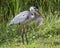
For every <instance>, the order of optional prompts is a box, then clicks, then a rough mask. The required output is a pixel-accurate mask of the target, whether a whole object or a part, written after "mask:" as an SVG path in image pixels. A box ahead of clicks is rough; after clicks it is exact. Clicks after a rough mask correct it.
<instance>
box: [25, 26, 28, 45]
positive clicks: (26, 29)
mask: <svg viewBox="0 0 60 48" xmlns="http://www.w3.org/2000/svg"><path fill="white" fill-rule="evenodd" d="M24 28H25V38H26V42H27V44H28V38H27V31H28V28H27V26H24Z"/></svg>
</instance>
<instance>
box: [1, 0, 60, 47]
mask: <svg viewBox="0 0 60 48" xmlns="http://www.w3.org/2000/svg"><path fill="white" fill-rule="evenodd" d="M30 6H36V7H37V8H38V9H39V11H40V13H41V14H44V16H45V19H44V22H43V24H42V25H41V26H38V27H35V26H34V23H31V24H29V26H28V28H29V29H28V39H29V44H28V45H26V44H25V45H23V44H22V43H21V36H20V34H21V32H20V31H21V27H19V25H13V26H8V24H9V22H10V21H11V19H13V17H15V15H17V14H19V13H20V12H21V11H24V10H29V7H30ZM18 47H20V48H60V0H0V48H18Z"/></svg>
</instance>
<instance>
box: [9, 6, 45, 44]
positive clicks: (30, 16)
mask: <svg viewBox="0 0 60 48" xmlns="http://www.w3.org/2000/svg"><path fill="white" fill-rule="evenodd" d="M43 18H44V17H43V16H42V15H41V14H40V13H39V11H38V9H37V8H36V7H34V6H31V7H30V11H23V12H21V13H20V14H18V15H16V16H15V17H14V18H13V20H11V22H10V23H9V25H13V24H20V25H22V26H24V25H26V23H28V22H31V21H32V20H34V21H35V23H36V24H37V25H39V24H40V23H41V22H42V21H43ZM23 28H24V27H23ZM25 35H26V34H25ZM23 36H24V31H22V42H23V43H24V37H23ZM26 36H27V35H26ZM26 41H27V43H28V40H27V37H26Z"/></svg>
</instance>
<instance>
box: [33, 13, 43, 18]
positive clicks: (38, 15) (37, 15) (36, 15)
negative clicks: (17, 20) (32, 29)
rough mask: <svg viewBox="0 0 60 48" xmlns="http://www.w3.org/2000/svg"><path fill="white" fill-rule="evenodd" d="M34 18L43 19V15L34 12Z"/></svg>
mask: <svg viewBox="0 0 60 48" xmlns="http://www.w3.org/2000/svg"><path fill="white" fill-rule="evenodd" d="M34 16H35V17H40V18H44V15H42V14H41V13H40V12H35V13H34Z"/></svg>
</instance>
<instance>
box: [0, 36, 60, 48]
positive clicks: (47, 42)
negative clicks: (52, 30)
mask: <svg viewBox="0 0 60 48" xmlns="http://www.w3.org/2000/svg"><path fill="white" fill-rule="evenodd" d="M0 48H60V36H54V37H51V38H45V39H41V38H40V39H37V40H34V41H33V42H32V43H29V44H28V45H27V44H24V45H23V44H22V43H17V42H12V43H5V44H3V45H2V46H0Z"/></svg>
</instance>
